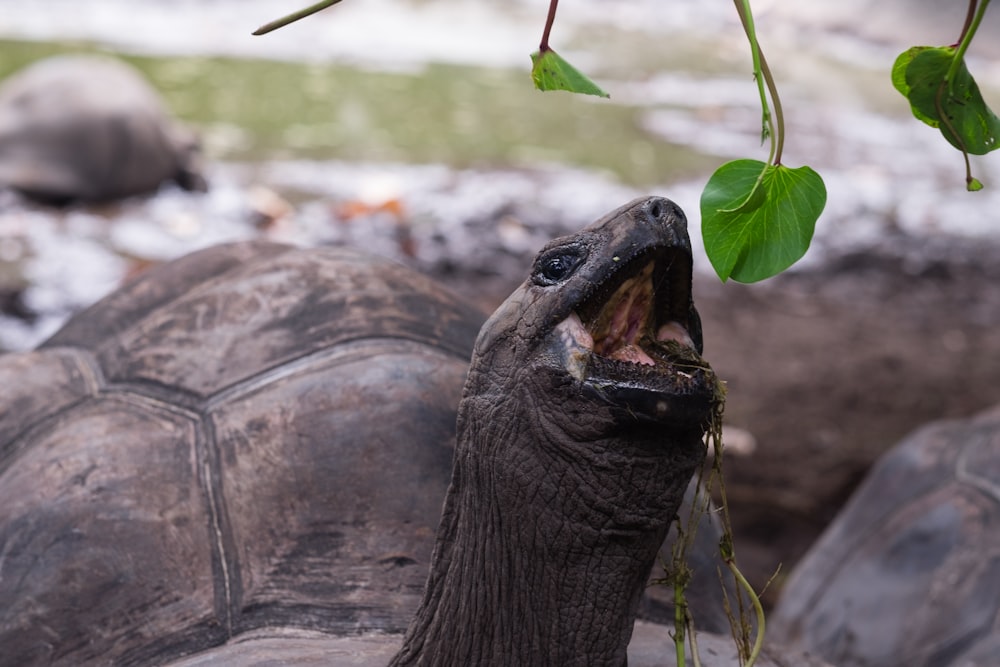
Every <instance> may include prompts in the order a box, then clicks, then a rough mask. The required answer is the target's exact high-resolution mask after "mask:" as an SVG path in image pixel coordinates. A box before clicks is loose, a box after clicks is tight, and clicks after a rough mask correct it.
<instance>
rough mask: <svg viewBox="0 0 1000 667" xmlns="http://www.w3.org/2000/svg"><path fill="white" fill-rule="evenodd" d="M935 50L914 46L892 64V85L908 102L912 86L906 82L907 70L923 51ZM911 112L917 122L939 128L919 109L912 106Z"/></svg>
mask: <svg viewBox="0 0 1000 667" xmlns="http://www.w3.org/2000/svg"><path fill="white" fill-rule="evenodd" d="M930 48H933V47H931V46H914V47H911V48H910V49H908V50H906V51H903V52H902V53H900V54H899V57H897V58H896V62H894V63H893V64H892V85H893V87H894V88H895V89H896V90H898V91H899V92H900V94H901V95H902V96H903V97H905V98H906V99H907V100H909V99H910V84H909V83H907V82H906V68H907V67H909V66H910V63H911V62H913V59H914V58H916V57H917V56H918V55H919V54H920V53H921V52H922V51H926V50H927V49H930ZM910 110H911V111H912V112H913V115H914V116H916V117H917V120H920V121H923V122H924V123H927V124H928V125H930V126H931V127H937V126H938V125H939V123H938V121H937V120H935V119H934V118H930V117H928V116H925V115H924V114H923V113H921V112H920V110H919V109H917V108H916V107H914V106H913V105H910Z"/></svg>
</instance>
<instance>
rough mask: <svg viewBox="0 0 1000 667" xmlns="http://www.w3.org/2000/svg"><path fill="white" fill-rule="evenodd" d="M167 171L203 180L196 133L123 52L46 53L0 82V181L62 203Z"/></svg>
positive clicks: (102, 195) (120, 193) (156, 181)
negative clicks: (182, 123)
mask: <svg viewBox="0 0 1000 667" xmlns="http://www.w3.org/2000/svg"><path fill="white" fill-rule="evenodd" d="M170 180H173V181H176V182H177V183H178V184H179V185H180V186H181V187H183V188H186V189H193V190H202V189H204V188H205V181H204V179H203V177H202V175H201V173H200V164H199V150H198V141H197V138H196V137H195V135H194V134H193V133H192V132H191V131H190V130H188V129H186V128H184V127H182V126H180V125H179V124H178V123H177V122H175V121H174V119H173V118H171V117H170V115H169V113H168V112H167V109H166V106H165V105H164V103H163V100H162V99H161V98H160V96H159V94H158V93H157V92H156V91H155V90H153V88H152V87H151V86H150V85H149V84H148V83H147V82H146V80H145V79H144V78H143V77H142V75H141V74H139V72H137V71H136V70H135V69H133V68H132V67H130V66H129V65H126V64H125V63H124V62H122V61H120V60H115V59H113V58H110V57H103V56H90V55H65V56H55V57H52V58H48V59H46V60H42V61H40V62H37V63H34V64H32V65H30V66H28V67H27V68H25V69H23V70H21V71H19V72H16V73H15V74H13V75H12V76H10V77H9V78H8V79H6V80H4V82H3V84H2V85H0V187H8V188H11V189H13V190H17V191H19V192H21V193H22V194H24V195H26V196H28V197H31V198H34V199H38V200H41V201H44V202H49V203H56V204H64V203H68V202H70V201H73V200H84V201H101V200H109V199H117V198H120V197H127V196H129V195H136V194H142V193H145V192H149V191H152V190H155V189H156V188H157V187H159V186H160V184H161V183H163V182H164V181H170Z"/></svg>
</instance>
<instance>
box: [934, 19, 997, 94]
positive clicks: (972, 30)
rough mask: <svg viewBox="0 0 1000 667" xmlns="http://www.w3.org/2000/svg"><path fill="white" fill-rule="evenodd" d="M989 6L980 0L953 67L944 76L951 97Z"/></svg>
mask: <svg viewBox="0 0 1000 667" xmlns="http://www.w3.org/2000/svg"><path fill="white" fill-rule="evenodd" d="M989 4H990V0H980V2H979V6H978V7H976V13H975V15H974V16H973V17H972V21H971V22H967V26H966V28H965V29H964V30H963V31H962V41H961V42H959V44H958V50H957V51H955V55H954V56H953V57H952V59H951V66H950V67H949V68H948V73H947V74H945V75H944V80H945V81H947V82H948V94H949V95H951V94H952V82H953V81H954V80H955V75H956V74H958V68H959V67H961V66H962V61H963V60H964V59H965V52H966V51H968V50H969V44H971V43H972V38H973V37H975V36H976V31H977V30H979V24H980V23H982V22H983V16H984V15H985V14H986V8H987V7H989Z"/></svg>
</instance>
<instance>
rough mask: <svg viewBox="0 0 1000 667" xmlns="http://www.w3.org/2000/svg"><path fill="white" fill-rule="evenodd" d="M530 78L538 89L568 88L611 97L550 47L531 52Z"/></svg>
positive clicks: (587, 93) (573, 91)
mask: <svg viewBox="0 0 1000 667" xmlns="http://www.w3.org/2000/svg"><path fill="white" fill-rule="evenodd" d="M531 79H532V80H533V81H534V82H535V88H537V89H538V90H568V91H569V92H571V93H583V94H584V95H597V96H598V97H611V96H610V95H608V94H607V93H606V92H604V91H603V90H601V88H600V87H599V86H598V85H597V84H596V83H594V82H593V81H591V80H590V79H588V78H587V77H586V75H584V74H583V73H582V72H580V70H578V69H576V68H575V67H573V66H572V65H570V64H569V63H568V62H566V61H565V60H564V59H563V58H562V56H560V55H559V54H558V53H556V52H555V51H553V50H552V49H548V50H546V51H536V52H534V53H532V54H531Z"/></svg>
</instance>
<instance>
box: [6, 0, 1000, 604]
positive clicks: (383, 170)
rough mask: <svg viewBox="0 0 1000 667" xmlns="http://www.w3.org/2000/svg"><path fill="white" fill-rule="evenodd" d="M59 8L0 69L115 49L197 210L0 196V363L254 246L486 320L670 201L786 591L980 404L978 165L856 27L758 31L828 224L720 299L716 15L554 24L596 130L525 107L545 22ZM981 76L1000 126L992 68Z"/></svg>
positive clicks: (990, 169)
mask: <svg viewBox="0 0 1000 667" xmlns="http://www.w3.org/2000/svg"><path fill="white" fill-rule="evenodd" d="M860 2H861V0H857V1H856V2H853V5H851V3H840V4H843V5H844V6H845V7H846V6H847V5H851V6H856V5H858V4H859V3H860ZM7 4H11V5H12V4H13V3H12V2H0V7H2V6H3V5H7ZM81 4H82V3H71V2H61V1H57V0H52V1H51V2H50V3H46V11H44V12H43V11H41V10H36V9H35V8H34V7H33V6H29V7H23V8H22V7H21V6H20V5H19V11H18V12H17V13H14V12H8V11H6V10H3V11H0V17H2V18H0V34H2V35H6V36H8V37H10V38H16V39H17V40H20V41H9V42H5V43H3V44H2V45H0V49H2V50H3V53H4V55H5V58H4V59H3V61H2V64H0V66H2V67H4V68H7V69H6V70H5V71H7V70H9V69H13V68H14V67H15V66H16V65H17V64H19V63H21V62H26V61H28V60H31V59H34V58H37V57H41V56H43V55H46V54H48V53H51V52H53V51H61V50H66V49H73V50H77V49H80V48H85V49H93V48H98V49H101V50H106V49H108V48H111V49H113V50H116V49H123V50H124V51H126V52H127V53H128V54H129V56H128V57H129V58H130V59H131V60H132V62H134V63H136V64H137V65H138V66H139V67H141V68H142V69H143V70H144V71H145V72H146V73H147V75H148V76H150V77H151V79H152V80H154V82H156V84H157V86H158V87H159V88H160V89H161V90H163V92H164V94H165V96H166V97H167V99H168V101H169V102H170V103H171V105H172V106H173V108H174V109H175V111H176V112H177V113H178V114H179V115H180V116H181V117H183V118H184V119H185V120H187V121H188V122H189V123H191V124H193V125H195V126H197V127H198V128H199V129H200V130H201V131H202V133H203V135H204V137H205V140H206V150H207V153H208V157H209V170H208V176H209V180H210V182H211V185H212V188H211V190H210V191H209V193H207V194H206V195H196V194H188V193H183V192H180V191H178V190H176V189H173V188H170V187H167V188H165V189H163V190H162V191H161V192H160V193H158V194H157V195H155V196H153V197H150V198H136V199H131V200H127V201H125V202H121V203H116V204H111V205H106V206H96V207H95V206H80V207H70V208H68V209H62V210H51V209H46V208H41V207H38V206H34V205H31V204H27V203H25V202H23V201H21V200H19V199H18V198H17V197H15V196H13V195H11V194H10V193H5V194H3V195H0V311H2V312H3V316H2V317H0V349H11V350H16V349H25V348H28V347H30V346H32V345H33V344H35V343H36V342H38V341H39V340H41V339H42V338H44V337H45V336H46V335H48V334H49V333H50V332H51V331H53V330H54V329H55V328H57V327H58V326H59V325H60V323H61V322H62V321H63V320H64V319H65V318H66V317H67V316H68V315H69V314H70V313H72V312H74V311H76V310H78V309H79V308H81V307H84V306H86V305H88V304H90V303H92V302H93V301H96V300H97V299H98V298H100V297H101V296H103V295H104V294H106V293H107V292H108V291H109V290H111V289H113V288H114V287H115V286H117V285H118V284H120V283H121V282H122V281H123V280H126V279H127V277H128V276H129V275H131V274H134V273H135V272H138V271H141V270H142V269H143V268H145V267H146V266H148V265H149V264H151V263H154V262H159V261H164V260H167V259H170V258H172V257H175V256H177V255H179V254H183V253H184V252H187V251H190V250H193V249H195V248H199V247H203V246H205V245H208V244H211V243H215V242H220V241H226V240H234V239H241V238H248V237H251V236H260V235H266V236H269V237H271V238H275V239H279V240H287V241H289V242H293V243H300V244H314V243H345V244H352V245H357V246H361V247H364V248H366V249H368V250H371V251H374V252H378V253H380V254H386V255H389V256H392V257H396V258H398V259H400V260H401V261H405V262H408V263H410V264H413V265H415V266H417V267H419V268H421V269H423V270H426V271H429V272H431V273H432V274H434V275H436V276H438V277H439V278H440V279H441V280H443V281H445V282H447V283H448V284H450V285H452V286H453V287H454V288H455V289H456V290H458V291H461V292H464V293H466V294H467V295H469V296H470V297H471V298H473V299H475V300H477V301H478V302H479V303H481V304H482V305H483V306H484V307H486V308H490V307H492V306H494V305H495V304H496V303H498V302H499V300H500V299H502V298H503V297H504V296H506V294H507V293H509V291H510V290H511V289H512V288H513V286H514V285H515V284H516V283H517V282H519V281H520V280H521V277H522V276H523V275H524V273H525V270H526V267H527V263H528V261H529V259H530V257H531V256H532V255H533V253H534V251H535V250H536V249H537V248H538V247H540V246H541V245H542V244H543V243H544V242H545V241H547V240H548V239H550V238H552V237H553V236H556V235H558V234H561V233H564V232H566V231H570V230H573V229H576V228H578V227H579V226H581V225H582V224H584V223H586V222H589V221H590V220H592V219H594V218H596V217H598V216H599V215H601V214H603V213H604V212H605V211H606V210H608V209H610V208H613V207H615V206H618V205H619V204H621V203H623V202H625V201H627V200H628V199H630V198H632V197H634V196H639V195H642V194H647V193H650V192H655V193H657V194H663V195H666V196H669V197H671V198H673V199H675V200H676V201H677V202H678V203H680V204H681V206H682V207H683V208H684V209H685V210H686V211H687V213H688V214H689V217H690V218H691V231H692V237H693V239H694V241H695V246H696V253H697V259H696V268H697V270H698V272H699V277H698V282H697V288H696V298H697V300H698V305H699V308H700V310H701V312H702V316H703V319H704V320H705V332H706V356H707V357H708V359H709V360H710V361H711V362H712V363H713V364H714V366H715V367H716V369H717V370H718V371H719V373H720V375H721V376H722V377H724V378H726V379H727V380H728V382H729V403H728V406H727V415H728V421H729V423H730V424H731V425H733V426H736V427H739V428H741V429H743V430H744V431H745V432H746V433H748V434H750V436H751V437H752V440H753V442H754V443H755V445H756V446H755V448H754V449H753V451H752V452H750V453H747V454H744V455H737V456H734V457H733V458H732V460H731V461H730V462H729V464H728V482H727V484H728V489H729V493H730V498H731V500H732V505H733V510H732V512H733V517H734V521H735V522H736V526H737V531H738V535H737V543H736V544H737V552H738V555H739V556H740V559H741V561H743V562H744V566H745V568H746V569H747V570H749V572H750V574H751V576H752V579H753V580H754V581H755V582H756V583H758V584H760V583H763V581H765V580H766V579H767V577H768V576H769V573H770V572H771V571H773V570H774V568H775V567H776V566H777V564H778V563H782V567H783V571H788V570H789V569H790V568H791V566H792V565H794V562H795V560H796V559H797V558H798V556H799V555H800V554H801V553H802V551H803V550H804V549H805V548H806V547H807V546H808V545H809V544H810V543H811V542H812V540H813V539H814V538H815V536H816V534H817V533H818V531H819V530H820V529H821V528H822V526H823V525H825V523H826V522H827V521H828V520H829V519H830V517H832V516H833V515H834V514H835V513H836V511H837V509H838V508H839V507H840V505H841V504H842V503H843V501H844V499H845V498H846V497H847V495H848V494H849V492H850V490H851V489H852V488H853V486H854V485H855V484H856V483H857V481H858V480H859V479H860V477H861V476H862V475H863V473H864V471H865V469H866V468H867V467H868V465H869V464H870V463H871V461H872V460H873V459H874V458H875V457H877V455H878V454H879V453H880V452H882V451H884V450H885V449H886V448H888V447H889V446H891V445H892V443H893V442H895V441H896V440H898V438H900V437H901V436H902V435H904V434H905V433H907V432H908V431H910V430H912V429H914V428H916V427H917V426H919V425H920V424H923V423H925V422H927V421H929V420H932V419H937V418H941V417H960V416H965V415H969V414H972V413H974V412H976V411H977V410H980V409H982V408H984V407H986V406H988V405H991V404H994V403H996V402H997V401H998V400H1000V390H998V386H1000V262H997V261H996V258H997V257H1000V248H998V244H1000V232H998V227H997V225H998V221H997V216H996V211H997V210H1000V198H998V196H1000V195H998V194H997V193H1000V162H998V159H997V158H996V156H993V157H992V158H989V157H988V158H986V159H983V160H977V161H976V163H975V168H976V170H977V175H978V176H979V177H980V178H981V180H983V181H984V182H985V183H986V184H987V189H986V190H985V191H984V192H982V193H977V194H975V195H969V194H966V193H965V192H964V190H963V188H962V185H963V175H962V168H961V157H960V155H959V154H958V153H956V152H954V151H953V150H952V149H951V148H950V147H948V146H947V145H946V144H945V142H944V141H943V140H942V139H941V137H940V136H939V135H937V133H936V132H934V131H933V130H931V129H929V128H926V127H923V126H921V125H920V124H919V123H916V122H915V121H913V120H912V118H910V117H909V116H908V111H907V109H906V106H905V103H903V102H902V100H901V98H900V99H897V95H896V93H895V92H894V91H892V90H891V88H890V87H889V86H888V81H887V79H888V77H887V73H886V72H887V71H888V66H889V64H891V62H892V58H893V57H894V55H895V53H896V52H898V51H899V50H902V48H905V46H908V44H902V45H900V44H888V43H886V42H885V32H884V31H883V33H878V23H877V22H872V23H871V24H870V25H869V26H868V27H869V28H870V31H869V32H871V31H874V34H867V35H865V36H864V37H865V38H864V39H859V38H858V36H857V35H852V34H850V33H845V32H844V30H843V29H838V30H832V31H830V30H825V31H824V30H821V29H819V28H817V27H816V26H814V25H812V24H808V23H807V24H801V23H796V21H798V20H800V19H796V18H795V17H794V16H793V17H790V18H786V19H783V20H782V21H778V20H777V18H776V19H774V22H773V23H772V25H773V26H774V31H775V32H774V33H772V34H776V35H777V36H779V37H781V39H775V42H776V43H775V44H774V46H773V48H772V50H771V51H770V52H769V56H770V60H771V62H772V66H773V67H775V70H776V72H775V73H776V75H777V76H778V77H779V85H782V81H784V83H785V85H784V88H783V91H784V95H785V107H786V113H787V114H788V116H789V132H790V138H789V144H788V148H787V151H788V152H787V158H788V160H787V161H788V163H789V164H791V165H793V166H795V165H797V164H799V163H809V164H811V165H812V166H814V167H815V168H817V169H818V170H819V171H820V172H821V173H822V174H823V175H824V177H825V178H826V181H827V187H828V190H829V193H830V194H829V203H828V206H827V211H826V213H825V214H824V216H823V218H822V219H821V221H820V223H819V225H818V227H817V237H816V242H815V247H814V249H813V250H812V251H811V252H810V254H809V255H808V256H807V258H806V260H804V261H803V262H802V263H801V264H800V265H799V266H798V267H796V269H795V270H793V271H791V272H789V273H786V274H784V275H782V276H780V277H778V278H776V279H773V280H770V281H766V282H764V283H761V284H758V285H753V286H742V285H735V284H726V285H722V284H720V283H719V282H718V280H717V279H716V278H715V277H714V276H713V275H712V274H711V270H710V268H709V266H708V264H707V260H705V258H704V255H703V253H702V252H701V250H700V240H699V228H698V219H697V218H698V215H697V212H698V197H699V192H700V188H701V184H702V183H703V182H704V178H705V177H706V175H707V174H708V173H710V171H711V170H712V169H713V168H714V166H715V165H717V164H719V163H720V162H721V161H723V160H724V159H728V158H731V157H746V156H750V157H761V158H762V157H763V154H764V152H763V151H762V149H760V147H759V146H758V145H757V136H756V134H757V130H758V126H757V116H756V114H757V113H758V112H756V111H755V110H754V104H755V101H756V92H755V89H754V88H753V86H752V82H751V81H750V80H749V76H747V74H746V64H745V61H744V59H745V57H746V54H745V53H744V48H745V47H744V45H743V43H742V42H741V41H739V36H738V33H737V32H735V25H734V21H733V19H732V16H731V14H732V8H731V6H729V5H728V4H727V3H721V4H722V5H725V7H722V8H721V9H718V10H716V9H713V8H708V9H707V8H706V7H705V6H706V5H707V4H708V3H700V4H699V3H697V2H677V3H675V4H672V5H671V6H670V9H669V11H668V10H665V9H663V7H662V5H663V3H658V4H654V3H652V2H645V1H643V0H629V1H627V2H625V1H623V2H621V3H619V4H618V6H617V10H616V12H615V15H614V17H613V18H612V17H609V16H607V13H606V12H603V13H602V10H601V8H600V4H599V3H596V2H579V3H576V4H578V6H577V7H576V8H575V9H574V10H573V11H571V10H570V7H571V5H570V4H567V6H566V7H565V8H563V9H562V10H561V14H560V21H561V23H559V24H557V29H558V28H559V27H560V26H561V29H562V30H564V31H565V32H562V33H558V34H560V39H561V40H562V41H561V42H560V43H565V44H567V48H568V50H570V51H569V52H570V53H571V54H576V55H575V57H574V58H573V60H574V62H576V63H577V64H579V65H581V66H582V67H584V68H585V69H587V70H588V72H590V73H592V74H594V75H595V76H597V77H598V79H599V82H600V83H601V84H602V85H603V86H605V87H607V88H609V89H610V90H611V92H612V95H613V98H612V102H610V103H608V104H605V103H602V102H596V101H593V100H587V99H576V98H569V97H566V96H562V97H560V96H556V97H547V96H546V97H544V100H545V104H540V103H539V99H540V98H539V95H540V94H538V93H534V92H533V91H530V89H529V88H527V84H526V76H527V75H526V70H525V69H523V68H522V66H523V64H524V63H526V62H527V56H526V54H527V53H528V52H529V51H530V50H532V49H533V48H534V44H535V42H536V41H537V37H536V33H537V32H540V28H541V23H542V21H543V19H544V8H543V7H535V6H534V5H533V4H532V3H527V2H525V3H495V4H493V3H485V2H484V3H450V4H445V3H439V2H415V3H412V4H399V3H396V4H394V5H392V7H389V6H388V5H386V3H380V2H376V1H375V0H372V2H370V3H368V9H367V10H366V9H363V8H361V5H362V4H363V3H356V4H355V5H353V7H354V8H349V4H348V3H345V4H344V9H345V10H349V12H348V11H345V12H342V13H341V14H335V13H334V12H333V11H331V12H328V13H325V14H324V15H321V17H314V19H313V20H311V21H307V22H305V23H303V24H302V27H301V28H300V29H298V32H296V31H294V30H293V29H286V30H285V31H282V32H284V33H285V34H284V35H282V34H281V33H278V34H276V35H275V36H274V38H273V39H272V38H257V40H256V41H254V40H251V39H249V38H248V37H247V34H246V33H248V32H249V30H250V29H252V28H253V27H256V25H258V24H259V23H262V22H264V21H266V20H269V19H271V18H274V17H275V16H278V15H280V14H282V13H285V12H287V11H290V10H291V9H292V8H293V7H291V6H290V5H288V3H285V2H277V1H269V0H258V1H255V2H242V3H234V2H228V1H223V0H218V1H215V2H212V3H186V2H179V3H157V2H152V1H150V0H144V1H143V2H135V1H134V0H133V1H132V2H129V3H124V1H123V0H122V1H119V0H101V2H94V3H88V5H87V7H88V9H87V11H85V12H84V11H82V10H81V9H80V5H81ZM762 4H766V3H762ZM772 4H774V7H773V11H774V12H775V14H774V16H776V17H778V18H781V16H780V13H779V12H780V6H779V5H777V4H775V3H772ZM861 4H863V3H861ZM54 5H58V9H59V11H52V9H53V6H54ZM167 7H169V10H167V9H165V8H167ZM130 8H132V9H133V10H132V11H131V12H130V11H129V9H130ZM135 8H138V9H135ZM400 8H402V9H400ZM366 12H368V13H366ZM379 12H382V13H381V14H380V13H379ZM792 14H794V12H792ZM380 16H383V17H384V16H391V17H393V18H392V19H391V20H390V19H384V20H383V21H382V22H381V23H379V20H378V19H379V17H380ZM763 16H764V18H765V19H766V17H767V13H766V12H764V13H763ZM195 17H197V18H198V21H196V22H194V23H193V22H192V21H193V19H194V18H195ZM834 18H836V17H834ZM834 18H829V17H828V19H827V20H830V21H834ZM848 18H850V17H848ZM793 19H794V20H793ZM843 19H844V17H843V16H841V17H840V19H838V20H843ZM421 22H423V23H421ZM957 22H958V23H959V24H960V23H961V20H960V18H959V19H958V21H957ZM918 23H919V25H915V28H920V29H921V30H926V29H927V27H928V26H927V24H926V22H924V23H921V22H918ZM930 23H931V24H933V21H931V22H930ZM192 25H196V26H197V28H196V29H195V28H192ZM803 25H806V28H808V29H805V28H803V27H802V26H803ZM836 25H840V24H836ZM345 26H346V27H345ZM932 27H933V26H932ZM762 29H763V28H762ZM484 31H485V32H484ZM525 32H527V33H528V35H527V36H525V35H524V33H525ZM665 34H668V35H671V36H672V38H671V40H670V42H671V45H672V46H671V48H670V49H666V48H665V47H664V40H663V35H665ZM719 34H722V35H728V36H729V37H730V38H731V39H730V41H729V42H725V43H721V42H720V40H719V39H717V37H718V35H719ZM949 34H950V33H949ZM362 38H363V39H362ZM25 39H30V40H35V41H29V42H25V41H23V40H25ZM264 39H266V40H269V41H264ZM67 40H75V41H72V42H67ZM81 40H82V42H81ZM803 41H807V42H808V43H809V46H811V47H814V48H810V49H809V50H807V51H802V44H803ZM943 41H948V40H943ZM487 42H489V44H490V48H485V46H484V45H485V44H486V43H487ZM442 44H447V45H448V48H442ZM765 48H767V44H766V43H765ZM637 54H640V55H641V57H640V55H637ZM985 55H989V54H985ZM247 59H255V60H250V61H248V60H247ZM974 65H975V68H974V72H975V73H976V74H977V76H981V77H982V78H981V83H983V84H984V88H986V91H987V92H986V96H987V99H1000V98H998V97H997V96H996V95H995V91H997V90H1000V87H998V86H997V81H1000V76H998V68H997V65H996V61H990V60H985V59H984V60H980V61H976V62H975V63H974ZM516 68H522V69H516ZM0 73H3V72H0ZM991 91H994V92H993V93H991ZM991 94H993V95H994V97H992V98H991V97H990V95H991ZM550 100H551V102H550ZM994 106H996V104H994ZM744 440H746V438H744ZM779 583H780V578H779Z"/></svg>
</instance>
